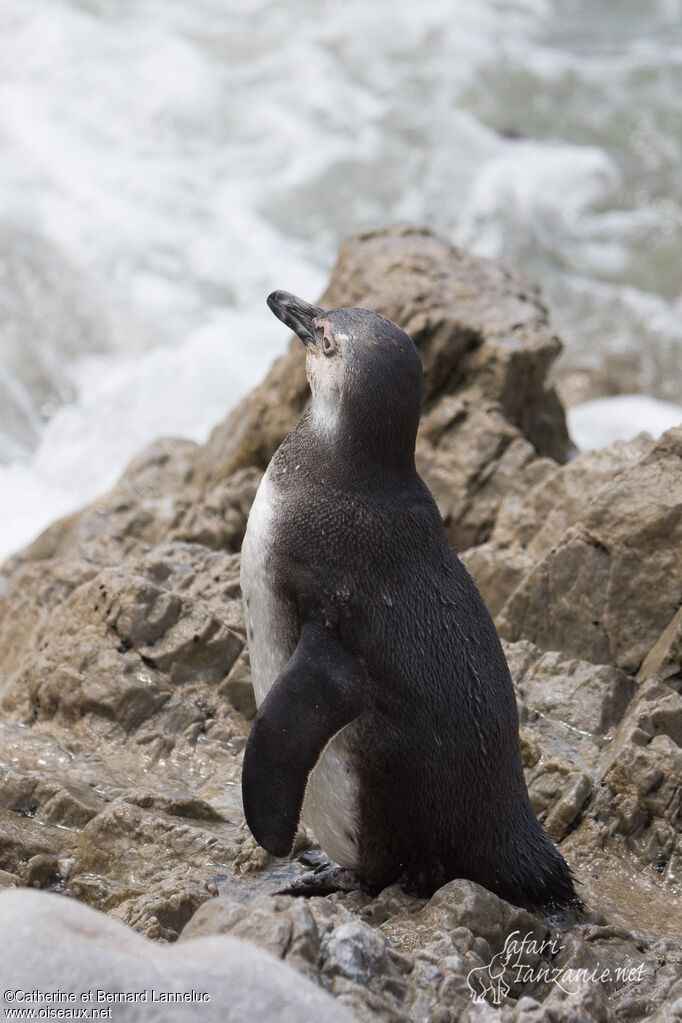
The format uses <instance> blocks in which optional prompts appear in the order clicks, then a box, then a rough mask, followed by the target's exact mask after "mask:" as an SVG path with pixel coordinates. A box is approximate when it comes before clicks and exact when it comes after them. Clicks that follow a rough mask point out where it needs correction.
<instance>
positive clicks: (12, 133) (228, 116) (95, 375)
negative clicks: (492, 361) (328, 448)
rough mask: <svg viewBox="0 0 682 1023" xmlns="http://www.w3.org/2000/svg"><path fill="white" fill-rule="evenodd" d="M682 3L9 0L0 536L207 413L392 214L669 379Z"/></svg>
mask: <svg viewBox="0 0 682 1023" xmlns="http://www.w3.org/2000/svg"><path fill="white" fill-rule="evenodd" d="M631 6H632V5H631ZM676 12H677V13H679V0H666V2H665V3H660V4H658V5H654V7H653V8H651V9H647V12H646V15H642V14H641V13H640V12H638V11H635V9H634V8H632V9H630V8H628V10H627V11H623V9H622V4H620V3H619V2H618V0H604V2H603V3H602V4H600V5H599V9H598V10H597V9H596V8H595V10H594V11H593V12H592V15H591V18H590V26H589V31H586V29H585V25H584V18H583V11H582V7H581V5H567V4H565V3H562V2H561V0H518V2H517V3H515V4H513V5H510V4H507V3H504V2H503V0H479V2H477V3H475V4H472V3H468V2H465V0H420V2H419V3H418V4H414V3H411V2H410V3H408V2H407V0H405V2H399V0H398V2H396V3H394V4H392V5H391V6H390V16H387V8H385V5H382V4H371V3H366V2H364V0H327V2H326V3H324V4H320V3H312V2H307V3H301V2H299V0H250V2H247V0H235V2H232V3H229V4H225V3H223V2H222V0H194V2H192V3H191V4H190V3H187V2H186V0H165V2H164V3H163V4H160V3H158V0H139V2H136V3H131V2H129V0H88V2H83V0H3V3H2V5H0V88H1V89H2V97H3V99H2V104H1V105H0V228H1V232H0V238H1V239H2V241H1V242H0V361H1V362H2V364H3V366H4V367H5V369H6V374H5V381H4V384H3V393H5V394H8V395H9V394H10V393H11V394H12V395H14V397H13V398H12V399H10V400H11V404H12V409H11V410H10V400H8V402H7V409H6V410H5V411H4V414H3V418H2V423H0V430H2V431H3V436H2V438H0V459H4V460H5V461H6V460H7V459H9V458H13V459H15V461H14V463H13V464H12V465H11V466H9V467H8V466H6V467H5V468H4V469H1V470H0V556H1V555H2V553H6V552H8V551H9V550H11V549H12V548H13V547H16V546H18V545H19V544H21V543H24V542H25V541H26V540H29V539H30V538H31V536H32V535H33V534H34V533H35V532H36V530H38V529H39V528H42V526H43V525H45V524H46V523H47V522H49V521H50V520H51V519H52V518H54V517H55V515H57V514H59V513H61V512H63V511H65V510H69V509H71V508H73V507H76V506H77V505H78V503H79V502H81V501H83V500H87V499H89V498H90V497H92V496H94V494H95V493H96V491H97V489H98V488H99V489H101V488H103V487H106V486H108V485H109V484H110V483H111V482H112V481H113V478H114V477H115V475H116V474H117V473H118V472H119V471H120V469H121V468H122V467H123V463H124V462H125V460H126V459H127V458H128V457H129V456H130V455H132V454H134V453H135V451H136V450H138V449H139V448H140V447H141V446H143V445H144V444H146V443H147V442H148V441H150V440H152V439H153V437H154V436H155V435H156V433H160V432H164V433H168V432H171V433H176V434H177V433H180V432H182V433H185V434H186V435H188V436H192V437H197V438H201V437H203V436H205V434H206V432H207V430H208V428H209V426H210V422H209V419H210V417H215V418H216V419H219V418H220V417H221V416H222V415H223V414H224V413H225V411H227V409H228V408H229V407H230V406H231V405H232V404H233V403H234V401H235V400H236V398H237V397H238V395H239V394H240V393H241V392H242V391H244V390H246V389H248V388H249V387H250V386H252V385H254V384H255V383H256V382H257V381H258V379H259V377H261V376H262V374H263V372H264V370H265V368H266V363H267V361H269V358H270V357H271V355H272V354H274V353H275V352H276V351H279V350H282V349H283V347H284V345H285V344H286V336H285V334H284V333H283V331H282V328H281V325H278V324H277V323H276V322H275V321H273V323H272V325H271V326H267V327H266V326H265V320H266V319H267V313H265V312H263V314H262V318H261V312H260V311H261V310H264V304H263V303H264V298H265V296H266V295H267V294H268V293H269V292H270V291H271V290H273V289H276V288H285V289H287V290H290V291H293V292H295V293H297V294H300V295H302V296H303V297H304V298H308V299H311V300H314V299H316V297H317V296H318V295H319V294H320V293H321V291H322V288H323V287H324V284H325V281H326V278H327V274H328V271H329V270H330V268H331V265H332V264H333V260H334V256H335V252H336V249H337V246H338V243H339V241H340V240H341V239H342V238H343V237H345V236H346V235H347V234H348V233H350V232H352V231H354V230H364V229H367V228H368V227H373V226H376V225H378V224H379V225H380V224H384V223H387V222H391V221H395V220H405V219H409V220H413V221H419V222H426V223H427V224H429V225H431V226H432V227H434V228H435V229H436V230H438V231H439V232H440V233H442V234H445V235H446V236H448V237H450V238H451V239H452V240H453V241H455V242H457V243H460V244H467V245H469V246H472V247H473V248H474V249H476V251H478V252H480V253H483V254H485V255H489V256H493V257H501V258H503V259H505V260H507V261H508V262H510V263H515V264H517V265H520V266H522V267H524V268H525V269H526V270H527V271H528V272H529V274H530V275H531V276H532V277H534V278H535V279H537V280H538V281H539V282H540V283H541V284H542V285H543V287H544V291H545V296H546V299H547V301H548V304H549V305H550V308H551V310H552V313H553V318H554V322H555V324H556V325H557V327H558V328H559V330H560V332H561V334H562V336H563V338H564V340H565V341H566V342H567V345H568V349H569V350H568V358H569V360H570V359H571V358H572V357H574V358H576V359H577V360H579V361H580V362H584V360H585V354H586V353H594V352H598V351H601V350H602V349H607V350H609V351H612V352H617V353H622V352H626V353H630V354H632V353H634V354H636V356H637V357H638V358H641V360H642V371H641V384H642V386H643V387H644V388H646V389H647V390H649V391H651V392H652V393H656V394H658V395H659V396H661V397H667V398H669V399H671V400H673V401H674V400H677V393H679V392H677V393H676V390H675V389H676V387H678V386H679V380H680V369H679V348H680V343H681V341H682V333H681V330H680V323H681V322H682V320H681V318H680V299H679V265H680V258H681V253H682V194H681V193H680V187H679V182H680V178H679V175H678V174H677V170H678V165H679V153H680V147H681V145H682V135H681V132H680V128H679V118H678V117H677V111H678V106H679V96H678V91H679V90H678V89H677V88H676V85H675V83H676V75H677V71H678V69H679V49H678V48H676V47H677V44H676V42H675V34H674V32H673V31H671V30H672V29H674V27H675V17H676ZM614 23H615V24H617V25H618V32H617V33H615V34H614V32H613V25H614ZM514 133H517V134H518V135H519V137H518V138H513V137H506V136H507V135H513V134H514ZM18 253H19V255H18ZM17 261H18V262H17ZM19 263H20V269H21V273H20V274H17V273H15V272H14V271H15V269H16V265H18V264H19ZM7 268H9V276H8V274H7V273H6V272H5V271H6V270H7ZM17 281H19V283H20V286H19V287H17ZM3 282H4V287H3ZM8 310H9V314H8ZM255 311H257V312H255ZM256 323H257V324H258V326H257V329H256V327H255V326H254V325H255V324H256ZM220 324H223V325H224V326H225V328H226V329H225V334H224V337H225V347H224V348H221V346H220V343H219V342H218V340H217V339H218V336H219V334H220V326H219V325H220ZM261 324H262V325H261ZM227 328H229V329H227ZM202 337H203V341H201V340H197V339H201V338H202ZM211 338H213V340H210V339H211ZM245 344H246V346H247V355H246V357H244V351H245V349H244V347H243V346H244V345H245ZM174 353H175V354H174ZM572 353H575V356H573V355H572ZM261 354H264V357H263V358H262V359H261V357H260V356H261ZM595 359H597V356H596V355H595ZM175 373H177V375H178V379H179V380H181V381H182V387H181V389H180V391H178V390H176V389H175V377H174V374H175ZM8 381H9V382H8ZM218 381H219V384H218ZM22 388H23V390H22ZM182 388H186V391H185V392H184V394H183V393H181V391H182ZM218 392H219V393H218ZM17 395H22V396H23V398H22V399H21V400H17ZM24 398H25V399H26V400H25V401H24V400H23V399H24ZM55 409H56V412H55V414H54V415H52V412H53V411H54V410H55ZM27 410H28V411H27ZM36 410H42V411H43V413H44V415H45V417H46V422H45V423H44V424H41V423H39V422H36V421H35V411H36ZM27 416H28V418H27ZM30 423H33V425H30ZM34 427H35V428H34ZM41 430H42V435H41V433H40V431H41ZM31 449H32V451H31Z"/></svg>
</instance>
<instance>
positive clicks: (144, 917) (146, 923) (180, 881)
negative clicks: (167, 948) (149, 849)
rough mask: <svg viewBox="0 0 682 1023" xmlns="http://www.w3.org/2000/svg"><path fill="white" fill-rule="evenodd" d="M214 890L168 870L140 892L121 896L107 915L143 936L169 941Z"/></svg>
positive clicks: (214, 888) (205, 884) (213, 886)
mask: <svg viewBox="0 0 682 1023" xmlns="http://www.w3.org/2000/svg"><path fill="white" fill-rule="evenodd" d="M217 894H218V889H217V888H216V886H215V885H214V884H212V883H210V882H204V883H201V882H198V881H195V880H193V879H191V878H187V877H178V876H176V875H174V874H169V875H167V876H166V877H165V878H164V879H163V881H160V882H157V883H156V884H153V885H151V886H150V887H149V889H148V890H147V891H146V892H145V893H144V894H143V895H138V896H133V897H132V898H129V899H124V901H123V902H121V903H119V905H118V906H116V908H115V909H113V910H112V911H111V914H110V915H111V916H112V917H114V918H115V919H116V920H120V921H121V922H122V923H124V924H128V926H129V927H133V928H134V929H135V930H136V931H137V932H138V933H139V934H144V935H145V937H147V938H152V939H153V940H154V941H166V942H172V941H175V940H176V939H177V938H178V935H179V934H180V932H181V931H182V929H183V927H184V926H185V925H186V924H187V922H188V921H189V920H191V919H192V917H193V916H194V914H195V913H196V912H197V910H198V909H199V907H200V906H202V905H204V903H205V902H206V901H207V900H209V899H214V898H215V896H216V895H217Z"/></svg>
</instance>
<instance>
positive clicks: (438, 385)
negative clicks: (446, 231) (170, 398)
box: [196, 227, 569, 488]
mask: <svg viewBox="0 0 682 1023" xmlns="http://www.w3.org/2000/svg"><path fill="white" fill-rule="evenodd" d="M493 296H494V297H493ZM320 304H321V305H322V306H323V307H325V308H336V307H338V306H348V305H359V306H363V305H364V306H366V307H368V308H371V309H375V310H376V311H377V312H379V313H382V314H383V315H384V316H388V317H389V318H390V319H392V320H394V321H395V322H396V323H398V324H400V326H401V327H403V328H404V329H405V330H406V331H407V332H408V333H409V334H410V336H411V337H412V338H413V339H414V341H415V343H416V344H417V346H418V347H419V350H420V355H421V357H422V363H423V365H424V376H425V400H426V408H427V410H429V409H431V408H433V407H434V406H435V404H436V403H437V401H438V399H439V398H441V397H444V396H447V397H450V396H451V395H453V394H456V393H458V392H460V391H464V390H466V391H468V392H469V394H470V396H471V398H470V400H471V401H472V403H473V404H474V405H478V404H484V405H485V404H489V405H497V406H498V407H499V408H500V411H501V414H502V416H503V417H505V418H506V419H507V420H508V421H509V423H510V424H511V425H513V426H514V427H516V429H517V431H518V432H519V433H520V434H521V435H523V436H525V437H527V439H528V440H529V441H530V443H531V444H532V445H533V446H534V448H535V450H536V451H537V452H538V453H539V454H543V455H544V454H547V455H551V456H552V457H554V458H556V459H558V460H559V461H563V460H564V459H565V458H566V456H567V454H568V451H569V441H568V434H567V431H566V424H565V420H564V416H563V410H562V408H561V405H560V404H559V401H558V399H557V397H556V393H555V392H554V390H553V388H552V386H551V384H549V383H548V381H547V371H548V369H549V366H550V365H551V363H552V361H553V360H554V359H555V358H556V356H557V355H558V353H559V350H560V344H559V341H558V339H557V338H556V336H555V335H554V334H553V332H552V331H551V328H550V327H549V324H548V318H547V312H546V310H545V308H544V307H543V306H542V305H541V303H540V301H539V297H538V291H537V289H536V288H535V287H534V286H533V285H532V284H531V283H530V282H529V281H528V280H527V279H526V278H524V277H523V276H522V275H521V274H520V273H518V272H517V271H513V270H510V269H508V268H506V267H500V266H498V265H496V264H494V263H490V262H487V261H486V260H482V259H477V258H476V257H474V256H471V255H469V254H468V253H465V252H463V251H461V250H459V249H455V248H453V247H452V246H451V245H449V244H448V243H447V242H445V241H443V240H442V239H441V238H438V237H437V236H436V235H434V234H432V233H431V232H430V231H427V230H425V229H423V228H410V227H389V228H384V229H382V230H379V231H370V232H367V233H365V234H360V235H355V236H353V237H351V238H349V239H348V240H347V241H346V242H345V243H344V244H343V245H342V247H341V251H340V253H339V259H338V262H337V265H336V267H335V269H334V272H333V275H332V279H331V282H330V284H329V287H328V288H327V290H326V292H325V293H324V295H323V296H322V297H321V299H320ZM307 400H308V387H307V383H306V379H305V369H304V353H303V349H302V346H301V344H300V342H299V341H296V340H294V342H293V343H292V346H291V350H290V352H289V354H288V355H285V356H282V357H281V358H280V359H278V360H277V362H276V363H275V364H274V366H273V368H272V370H271V371H270V373H269V375H268V376H267V378H266V379H265V381H264V382H263V383H262V384H261V385H260V387H258V388H256V390H255V391H253V392H252V393H251V394H250V395H249V396H248V397H247V398H245V399H244V401H242V402H241V403H240V405H238V406H237V408H236V409H235V410H234V411H233V412H232V413H231V415H230V416H228V418H227V419H226V421H225V422H224V423H222V424H221V425H220V426H218V427H217V428H216V429H215V430H214V431H213V434H212V436H211V438H210V440H209V442H208V444H207V445H206V447H205V449H204V451H203V452H202V454H201V456H200V459H199V462H198V465H197V474H196V480H197V481H199V482H201V484H202V485H203V486H204V488H209V487H211V486H212V485H214V484H217V483H218V482H219V481H221V480H224V479H226V478H228V477H230V476H232V474H233V473H235V472H236V471H237V470H240V469H244V468H246V467H248V466H254V465H255V466H259V467H261V468H265V467H266V466H267V464H268V462H269V460H270V458H271V457H272V455H273V454H274V452H275V450H276V448H277V447H278V446H279V444H280V443H281V441H282V440H283V438H284V437H285V436H286V434H287V433H288V432H289V431H290V430H291V428H292V427H293V426H294V425H295V423H296V421H297V420H298V418H299V416H300V415H301V412H302V411H303V408H304V406H305V404H306V402H307Z"/></svg>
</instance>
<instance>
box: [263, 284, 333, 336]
mask: <svg viewBox="0 0 682 1023" xmlns="http://www.w3.org/2000/svg"><path fill="white" fill-rule="evenodd" d="M268 305H269V306H270V308H271V309H272V311H273V313H274V314H275V316H276V317H277V318H278V319H279V320H281V321H282V323H286V325H287V327H289V329H290V330H293V332H294V334H298V336H299V337H300V339H301V341H302V342H303V344H304V345H305V346H306V348H315V346H316V344H317V338H316V336H315V326H314V320H315V318H316V317H317V316H321V315H322V313H323V310H322V309H320V308H319V307H318V306H316V305H309V304H308V303H307V302H304V301H303V299H302V298H296V295H291V294H290V293H289V292H288V291H273V292H272V294H271V295H268Z"/></svg>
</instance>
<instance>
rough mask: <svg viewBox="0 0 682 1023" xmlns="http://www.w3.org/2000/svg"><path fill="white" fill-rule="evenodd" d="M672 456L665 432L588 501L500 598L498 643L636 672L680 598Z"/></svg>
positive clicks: (676, 454)
mask: <svg viewBox="0 0 682 1023" xmlns="http://www.w3.org/2000/svg"><path fill="white" fill-rule="evenodd" d="M681 457H682V428H678V429H675V430H669V431H668V432H667V433H665V434H663V436H662V437H661V439H660V440H659V441H657V442H656V443H655V444H654V445H653V446H652V447H651V449H650V450H649V451H648V452H647V453H646V454H645V455H644V456H643V457H642V458H640V459H639V460H638V461H636V462H635V463H634V464H631V465H629V466H627V467H626V468H625V469H624V470H623V471H622V472H621V473H620V474H619V476H618V477H617V479H615V480H613V481H612V482H611V484H610V485H609V486H604V487H602V488H601V489H599V490H598V491H597V493H596V494H594V495H593V496H592V499H591V500H590V501H589V503H588V504H587V507H586V508H585V510H584V513H583V514H582V515H581V518H580V521H579V522H578V524H577V525H575V526H571V527H570V528H569V529H567V530H566V532H565V533H564V534H563V536H562V538H561V539H560V541H559V542H558V543H557V545H556V547H555V548H552V549H551V550H550V551H549V553H548V554H546V555H545V556H544V557H543V558H542V559H541V560H540V561H539V563H538V564H537V566H536V567H535V568H534V570H533V571H532V572H531V573H530V574H529V575H528V576H527V577H526V578H525V579H524V580H523V582H522V583H521V584H520V585H519V587H518V588H517V589H516V590H515V592H514V593H513V594H512V595H511V597H510V598H509V600H508V602H507V604H506V605H505V607H504V609H503V611H502V612H501V614H500V616H499V619H498V625H499V629H500V632H501V634H502V635H503V636H504V637H505V638H507V639H513V640H516V639H521V638H525V639H530V640H531V641H532V642H533V643H536V644H537V645H538V646H540V647H543V648H544V649H559V650H562V651H563V652H565V653H567V654H571V655H573V656H576V657H583V658H585V659H586V660H591V661H594V662H596V663H602V664H608V663H611V664H615V665H616V666H617V667H619V668H622V669H623V670H625V671H627V672H636V671H637V670H638V668H639V667H640V665H641V664H642V662H643V661H644V659H645V657H646V655H647V654H648V652H649V650H650V649H651V648H652V646H653V645H654V643H655V642H656V640H657V639H658V637H659V635H660V631H661V623H667V622H669V621H670V620H671V618H672V617H673V615H674V614H675V612H676V610H677V608H678V605H679V601H680V593H682V474H681V473H680V458H681ZM522 630H523V632H522Z"/></svg>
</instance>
